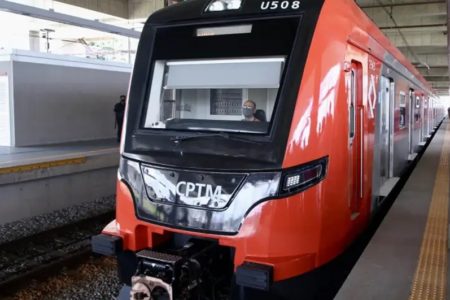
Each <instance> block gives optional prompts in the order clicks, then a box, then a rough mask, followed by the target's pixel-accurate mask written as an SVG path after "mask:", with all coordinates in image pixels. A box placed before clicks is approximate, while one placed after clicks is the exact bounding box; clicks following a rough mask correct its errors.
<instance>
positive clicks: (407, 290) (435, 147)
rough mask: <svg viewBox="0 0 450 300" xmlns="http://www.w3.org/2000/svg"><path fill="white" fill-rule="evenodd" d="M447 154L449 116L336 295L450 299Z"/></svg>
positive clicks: (348, 299) (345, 298)
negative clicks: (448, 297)
mask: <svg viewBox="0 0 450 300" xmlns="http://www.w3.org/2000/svg"><path fill="white" fill-rule="evenodd" d="M449 156H450V122H449V120H448V119H446V120H444V121H443V123H442V124H441V126H440V128H439V129H438V131H437V132H436V133H435V135H434V138H433V139H432V141H431V142H430V144H429V145H428V147H427V149H426V150H425V153H424V154H423V156H422V157H421V159H420V160H419V162H418V163H417V165H416V167H415V169H414V170H413V172H412V173H411V175H410V177H409V179H408V181H407V182H406V184H405V185H404V187H403V189H402V191H401V192H400V194H399V195H398V197H397V199H396V200H395V202H394V204H393V205H392V207H391V208H390V210H389V212H388V214H387V215H386V216H385V218H384V220H383V222H382V224H381V225H380V226H379V228H378V229H377V231H376V233H375V234H374V236H373V237H372V239H371V241H370V243H369V244H368V245H367V247H366V249H365V250H364V252H363V254H362V255H361V257H360V258H359V260H358V261H357V263H356V265H355V266H354V268H353V269H352V271H351V272H350V274H349V276H348V277H347V279H346V281H345V282H344V284H343V286H342V287H341V289H340V290H339V292H338V294H337V295H336V297H335V299H337V300H353V299H355V300H356V299H358V300H359V299H365V300H372V299H377V300H378V299H386V300H390V299H392V300H394V299H395V300H398V299H405V300H406V299H410V300H416V299H447V291H448V290H449V289H448V286H449V280H448V276H447V275H448V263H447V262H448V250H449V244H448V228H449V222H448V210H449V185H450V182H449V175H450V174H449V172H450V169H449Z"/></svg>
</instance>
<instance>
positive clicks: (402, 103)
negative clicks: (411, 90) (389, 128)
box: [399, 92, 406, 129]
mask: <svg viewBox="0 0 450 300" xmlns="http://www.w3.org/2000/svg"><path fill="white" fill-rule="evenodd" d="M399 126H400V129H403V128H405V127H406V94H405V92H400V122H399Z"/></svg>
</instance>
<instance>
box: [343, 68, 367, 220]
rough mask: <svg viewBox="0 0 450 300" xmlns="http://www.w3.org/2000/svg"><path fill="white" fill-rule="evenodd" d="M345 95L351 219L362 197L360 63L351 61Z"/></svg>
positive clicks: (353, 217) (362, 159) (356, 213)
mask: <svg viewBox="0 0 450 300" xmlns="http://www.w3.org/2000/svg"><path fill="white" fill-rule="evenodd" d="M347 74H348V75H347V76H349V80H348V82H349V84H348V85H347V95H348V104H349V114H348V115H349V147H350V150H349V158H350V166H349V173H350V174H349V176H350V178H351V180H349V183H350V184H349V185H350V186H349V191H350V193H349V197H350V199H349V206H350V210H351V216H352V219H355V218H356V217H357V216H358V215H359V211H360V206H361V201H362V199H363V197H364V190H363V188H364V187H363V180H364V169H363V168H364V143H363V141H364V135H363V134H364V133H363V131H364V123H363V122H364V106H363V101H362V72H361V65H360V64H358V63H356V62H352V67H351V70H350V72H349V73H347Z"/></svg>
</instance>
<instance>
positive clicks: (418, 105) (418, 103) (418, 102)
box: [414, 96, 420, 122]
mask: <svg viewBox="0 0 450 300" xmlns="http://www.w3.org/2000/svg"><path fill="white" fill-rule="evenodd" d="M419 108H420V97H419V96H416V109H419ZM414 120H415V121H416V122H417V121H419V120H420V113H419V111H418V110H416V111H415V112H414Z"/></svg>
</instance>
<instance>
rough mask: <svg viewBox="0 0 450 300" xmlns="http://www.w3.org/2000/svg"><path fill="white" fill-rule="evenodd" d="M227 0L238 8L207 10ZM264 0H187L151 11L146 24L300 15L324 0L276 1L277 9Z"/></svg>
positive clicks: (320, 4) (319, 4) (319, 5)
mask: <svg viewBox="0 0 450 300" xmlns="http://www.w3.org/2000/svg"><path fill="white" fill-rule="evenodd" d="M215 1H217V2H219V1H227V2H234V1H236V2H237V3H240V6H239V8H237V9H229V10H224V11H208V6H209V5H210V4H211V3H213V2H215ZM263 2H270V1H265V0H188V1H184V2H181V3H178V4H175V5H171V6H169V7H166V8H163V9H161V10H159V11H157V12H155V13H153V14H152V15H151V16H150V17H149V19H148V20H147V22H146V24H152V25H164V24H166V25H169V24H175V23H185V22H189V21H196V22H198V21H199V20H205V21H207V20H209V21H210V20H220V19H224V20H233V19H240V18H243V17H253V18H258V17H264V16H270V15H272V16H280V15H300V14H302V13H303V12H305V11H308V10H311V9H320V7H321V6H322V4H323V2H324V0H288V1H286V0H285V1H283V0H281V1H276V2H278V3H279V4H280V6H279V7H278V8H277V9H262V8H261V5H262V3H263ZM281 2H289V3H292V2H298V3H299V6H298V8H297V7H296V8H295V9H292V8H291V7H290V6H289V7H288V8H284V9H283V8H281Z"/></svg>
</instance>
